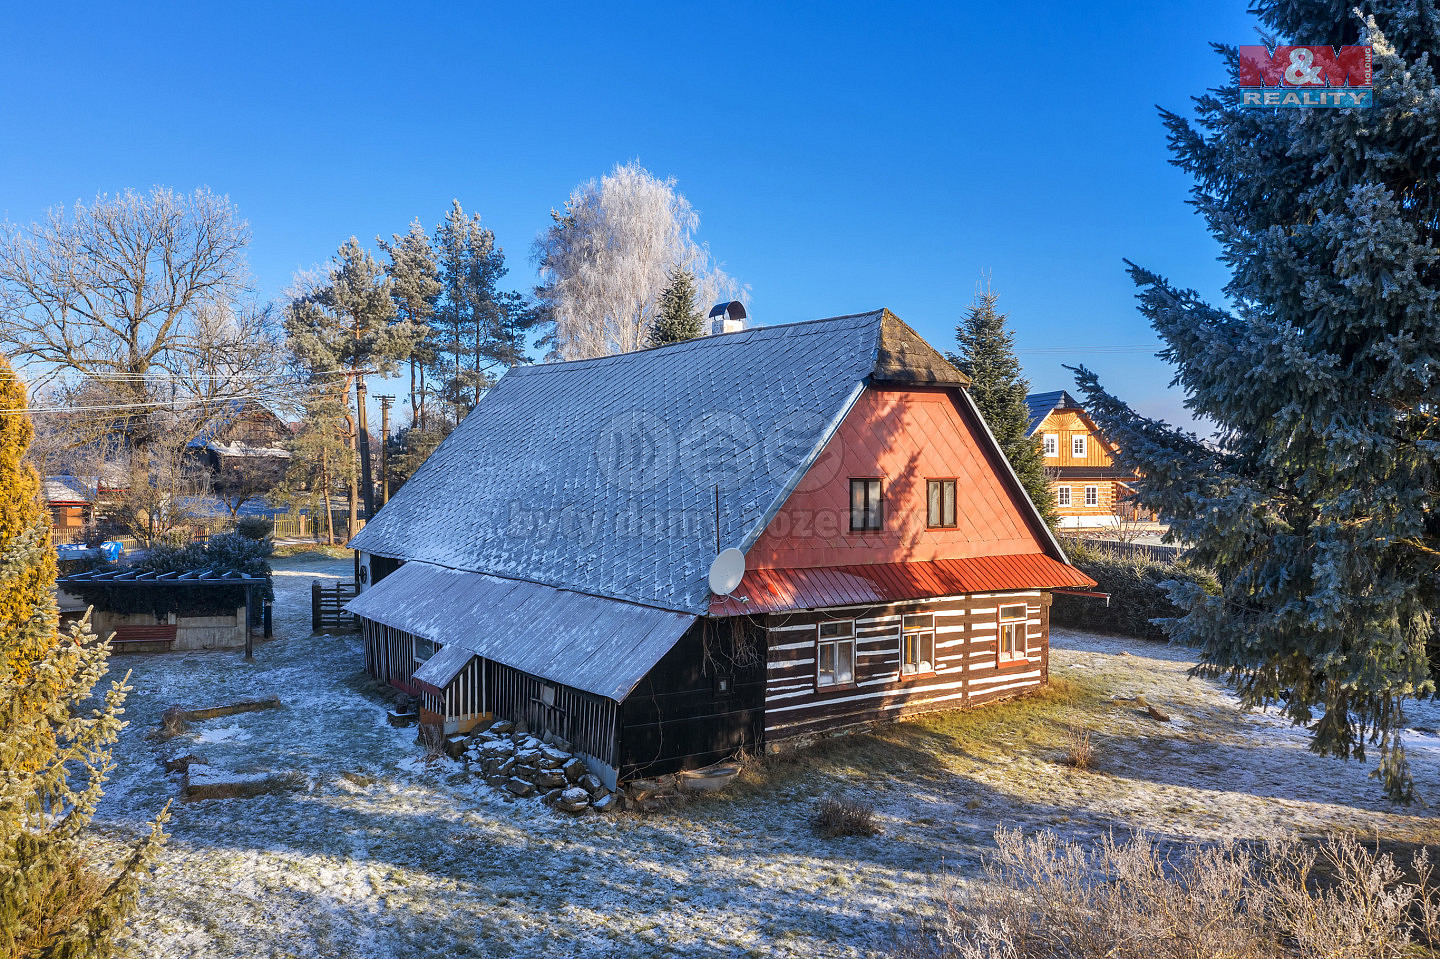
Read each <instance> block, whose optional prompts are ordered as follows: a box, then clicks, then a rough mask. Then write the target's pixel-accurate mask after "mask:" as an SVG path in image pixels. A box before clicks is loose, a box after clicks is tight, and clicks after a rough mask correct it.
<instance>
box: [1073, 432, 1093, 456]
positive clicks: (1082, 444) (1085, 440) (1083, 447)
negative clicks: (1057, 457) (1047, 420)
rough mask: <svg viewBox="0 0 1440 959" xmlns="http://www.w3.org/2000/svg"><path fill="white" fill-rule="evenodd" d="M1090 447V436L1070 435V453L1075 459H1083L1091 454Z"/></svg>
mask: <svg viewBox="0 0 1440 959" xmlns="http://www.w3.org/2000/svg"><path fill="white" fill-rule="evenodd" d="M1089 448H1090V438H1089V437H1088V436H1072V437H1070V455H1071V457H1073V458H1074V459H1081V460H1083V459H1084V458H1085V457H1086V456H1089V455H1090V454H1089V452H1088V450H1089Z"/></svg>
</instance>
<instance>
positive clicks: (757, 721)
mask: <svg viewBox="0 0 1440 959" xmlns="http://www.w3.org/2000/svg"><path fill="white" fill-rule="evenodd" d="M722 678H725V679H728V680H729V685H730V688H729V690H728V691H721V689H720V680H721V679H722ZM764 705H765V630H764V629H763V627H761V626H759V625H757V624H755V623H752V622H751V621H750V619H749V618H747V617H740V616H737V617H730V618H726V619H710V618H702V619H700V620H698V621H696V623H695V625H693V626H692V627H690V629H689V630H687V631H686V633H685V635H684V636H682V637H680V640H679V642H677V643H676V644H675V646H674V648H672V649H671V650H670V652H668V653H666V654H665V656H663V657H662V658H661V660H660V662H658V663H656V664H655V667H654V668H653V669H651V670H650V672H649V673H647V674H646V675H645V678H644V679H642V680H640V682H639V684H638V685H637V686H636V687H635V689H634V690H633V691H632V692H631V693H630V695H629V696H627V697H626V699H625V702H624V704H623V705H622V706H621V708H620V716H621V731H620V779H621V780H626V779H632V778H634V777H637V776H659V775H663V774H665V773H672V772H677V771H679V770H682V769H698V768H700V767H702V766H707V765H710V764H711V763H715V762H720V761H723V760H725V759H728V758H730V757H731V756H733V755H734V754H735V753H736V752H737V751H738V750H740V749H758V748H760V747H761V746H762V745H763V743H764Z"/></svg>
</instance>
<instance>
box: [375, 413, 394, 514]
mask: <svg viewBox="0 0 1440 959" xmlns="http://www.w3.org/2000/svg"><path fill="white" fill-rule="evenodd" d="M375 398H376V399H377V400H379V401H380V505H381V506H384V505H385V504H386V503H388V502H390V407H391V405H392V404H394V402H395V397H393V396H378V395H377V396H376V397H375Z"/></svg>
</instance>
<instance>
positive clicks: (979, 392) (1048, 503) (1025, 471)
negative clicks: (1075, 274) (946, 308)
mask: <svg viewBox="0 0 1440 959" xmlns="http://www.w3.org/2000/svg"><path fill="white" fill-rule="evenodd" d="M999 299H1000V294H999V293H997V292H995V291H994V290H992V289H989V288H986V289H984V290H981V291H979V292H977V293H976V295H975V302H974V303H972V304H971V305H970V307H969V309H967V310H966V311H965V315H964V317H963V318H961V320H960V324H959V325H958V326H956V327H955V352H954V353H951V354H950V355H949V359H950V362H951V363H954V364H955V365H956V366H957V367H959V368H960V370H961V372H963V373H964V374H965V375H966V376H968V377H970V386H969V389H968V392H969V393H970V398H971V399H973V400H974V401H975V405H976V406H977V407H979V409H980V415H981V416H983V417H985V422H986V423H987V424H988V425H989V427H990V432H992V433H994V434H995V439H996V440H997V441H998V442H999V444H1000V449H1001V450H1003V451H1004V453H1005V458H1006V459H1008V460H1009V461H1010V465H1011V467H1013V468H1014V470H1015V473H1016V475H1017V476H1019V477H1020V483H1021V485H1022V486H1024V487H1025V492H1026V493H1028V494H1029V496H1030V499H1031V500H1032V501H1033V502H1034V503H1035V507H1036V509H1038V510H1039V511H1040V515H1041V516H1042V517H1044V519H1045V522H1046V523H1047V524H1048V525H1050V526H1052V527H1053V526H1054V525H1055V495H1054V493H1052V492H1051V491H1050V479H1049V477H1047V476H1046V475H1045V458H1044V456H1043V455H1042V454H1041V451H1040V445H1039V441H1038V440H1037V439H1036V438H1035V437H1033V436H1031V435H1030V410H1029V408H1028V407H1026V405H1025V396H1026V394H1027V393H1029V392H1030V383H1029V381H1028V380H1026V379H1025V377H1024V376H1023V375H1022V374H1021V372H1020V360H1019V359H1018V358H1017V357H1016V356H1015V334H1014V333H1012V332H1011V331H1010V326H1009V317H1008V316H1007V315H1006V314H1004V313H1001V312H1000V311H999V310H997V309H996V308H995V304H996V302H998V301H999Z"/></svg>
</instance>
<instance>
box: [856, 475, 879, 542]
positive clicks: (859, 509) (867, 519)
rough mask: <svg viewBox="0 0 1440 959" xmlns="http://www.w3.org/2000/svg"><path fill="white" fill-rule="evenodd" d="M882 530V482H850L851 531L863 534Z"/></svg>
mask: <svg viewBox="0 0 1440 959" xmlns="http://www.w3.org/2000/svg"><path fill="white" fill-rule="evenodd" d="M880 528H881V515H880V481H879V480H878V479H852V480H851V481H850V531H851V532H863V531H865V530H874V529H880Z"/></svg>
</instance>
